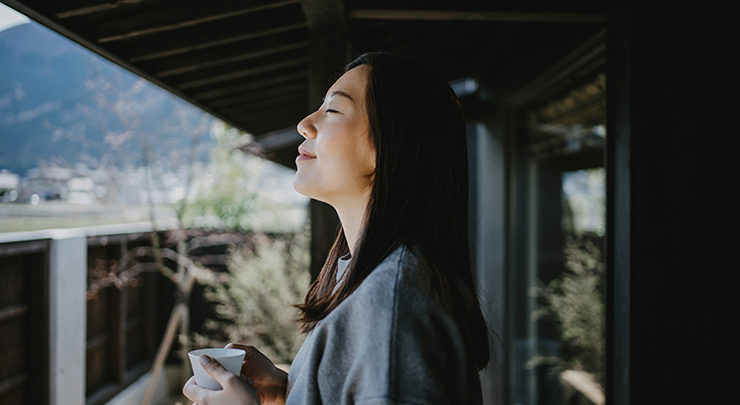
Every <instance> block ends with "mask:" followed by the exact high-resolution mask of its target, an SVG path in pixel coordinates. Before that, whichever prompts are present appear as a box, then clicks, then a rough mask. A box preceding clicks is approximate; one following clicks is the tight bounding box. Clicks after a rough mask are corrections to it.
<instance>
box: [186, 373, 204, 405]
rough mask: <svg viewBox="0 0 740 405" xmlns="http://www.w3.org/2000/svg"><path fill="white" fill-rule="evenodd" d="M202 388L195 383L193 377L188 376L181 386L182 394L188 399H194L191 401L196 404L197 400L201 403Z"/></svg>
mask: <svg viewBox="0 0 740 405" xmlns="http://www.w3.org/2000/svg"><path fill="white" fill-rule="evenodd" d="M203 390H204V389H203V388H201V387H199V386H197V385H195V377H190V379H189V380H188V382H186V383H185V386H183V387H182V393H183V395H185V396H186V397H187V398H188V399H189V400H191V401H194V402H193V403H194V404H196V405H197V403H198V402H200V403H203V395H204V392H203Z"/></svg>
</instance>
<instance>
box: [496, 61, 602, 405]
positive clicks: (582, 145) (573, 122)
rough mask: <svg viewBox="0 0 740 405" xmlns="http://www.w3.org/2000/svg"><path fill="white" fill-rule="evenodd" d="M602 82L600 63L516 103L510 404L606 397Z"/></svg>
mask: <svg viewBox="0 0 740 405" xmlns="http://www.w3.org/2000/svg"><path fill="white" fill-rule="evenodd" d="M602 69H603V65H602ZM605 82H606V80H605V76H604V74H603V70H601V71H599V70H598V69H597V70H596V71H594V72H591V73H590V74H589V75H586V76H583V77H582V78H581V79H580V80H578V81H576V82H572V83H571V84H570V85H568V86H565V87H564V88H563V89H562V90H560V91H558V92H557V93H555V95H553V96H550V97H548V98H547V99H546V100H544V101H542V102H538V103H534V104H532V105H529V106H527V107H526V108H523V109H522V110H521V111H520V113H519V114H520V117H519V118H520V119H519V122H524V123H526V124H524V125H522V126H521V127H520V129H519V130H518V133H517V135H518V136H517V140H516V142H517V143H518V146H520V148H518V150H519V151H520V152H516V153H514V156H513V159H512V167H511V173H512V193H513V195H512V202H513V204H512V207H513V208H512V214H513V215H512V219H511V220H512V228H511V233H510V243H512V244H513V250H512V251H513V252H514V253H513V256H512V258H511V268H510V271H511V276H510V279H511V281H510V283H511V284H510V286H511V291H512V292H513V294H512V302H511V305H512V310H513V312H512V316H511V323H512V325H511V328H512V338H511V348H510V354H509V356H510V361H511V367H512V368H511V372H512V374H511V376H510V377H511V378H512V379H513V384H512V388H513V390H512V395H511V399H512V403H513V404H517V405H519V404H522V405H524V404H526V405H534V404H603V403H604V389H603V386H604V384H603V378H604V347H605V344H604V325H605V324H604V322H605V319H604V314H605V311H604V282H603V279H604V277H603V276H604V264H603V256H602V252H603V236H604V227H605V215H604V214H605V170H604V167H603V166H604V164H603V156H604V144H605V142H604V140H605V136H606V133H605V129H604V128H605V127H604V123H605V108H606V102H605Z"/></svg>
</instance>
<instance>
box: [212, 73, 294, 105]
mask: <svg viewBox="0 0 740 405" xmlns="http://www.w3.org/2000/svg"><path fill="white" fill-rule="evenodd" d="M307 89H308V81H307V80H300V81H297V82H294V83H291V84H290V85H286V86H279V87H278V86H271V87H269V88H267V89H264V90H259V91H252V92H248V93H245V94H240V95H238V96H235V97H228V98H221V99H218V100H215V101H213V102H210V103H208V105H209V106H211V107H212V108H218V109H222V108H225V107H231V106H234V105H238V104H243V103H248V102H251V101H256V100H262V99H265V98H266V97H270V96H279V95H283V94H290V93H296V92H299V91H305V90H307Z"/></svg>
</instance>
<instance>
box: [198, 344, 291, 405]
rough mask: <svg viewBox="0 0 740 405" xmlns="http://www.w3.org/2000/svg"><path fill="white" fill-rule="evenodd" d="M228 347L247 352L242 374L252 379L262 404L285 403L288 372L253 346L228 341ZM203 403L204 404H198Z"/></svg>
mask: <svg viewBox="0 0 740 405" xmlns="http://www.w3.org/2000/svg"><path fill="white" fill-rule="evenodd" d="M226 347H227V348H229V349H242V350H244V351H245V352H247V354H246V355H245V356H244V362H243V363H242V375H244V376H246V378H248V379H250V380H253V381H254V383H253V384H251V385H252V387H254V391H255V392H256V393H257V396H258V397H259V399H260V401H261V403H262V404H264V405H282V404H285V390H286V389H287V387H288V373H286V372H285V371H283V370H280V369H279V368H277V367H275V365H274V364H273V363H272V361H270V359H268V358H267V357H265V355H264V354H262V353H260V351H259V350H257V349H255V348H254V346H250V345H243V344H239V343H229V344H228V345H226ZM200 405H204V404H200Z"/></svg>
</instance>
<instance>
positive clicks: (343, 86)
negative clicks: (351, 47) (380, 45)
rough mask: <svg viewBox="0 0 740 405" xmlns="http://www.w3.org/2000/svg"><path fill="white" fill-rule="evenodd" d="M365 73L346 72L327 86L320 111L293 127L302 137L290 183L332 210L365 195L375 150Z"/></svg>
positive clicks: (362, 68) (365, 70)
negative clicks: (367, 103)
mask: <svg viewBox="0 0 740 405" xmlns="http://www.w3.org/2000/svg"><path fill="white" fill-rule="evenodd" d="M368 74H369V68H368V67H367V66H364V65H361V66H358V67H356V68H354V69H352V70H350V71H348V72H346V73H345V74H344V75H342V77H340V78H339V80H337V81H336V83H334V85H333V86H331V88H330V89H329V91H328V92H327V93H326V98H325V99H324V103H323V104H322V105H321V107H319V109H318V110H317V111H316V112H314V113H312V114H310V115H309V116H307V117H306V118H304V119H303V120H302V121H301V122H300V123H299V124H298V132H299V133H301V135H303V137H305V138H306V139H305V141H304V142H303V143H302V144H301V146H300V148H299V151H300V153H301V154H300V155H299V156H298V158H297V159H296V166H297V167H298V171H297V172H296V175H295V179H294V180H293V186H294V187H295V189H296V190H297V191H298V192H299V193H301V194H304V195H306V196H308V197H311V198H314V199H317V200H320V201H324V202H326V203H328V204H331V205H333V206H335V207H336V206H337V204H339V205H341V204H342V203H343V202H344V201H345V200H354V199H357V198H366V197H367V196H368V195H369V193H370V189H371V186H372V180H373V173H374V172H375V151H374V149H373V146H372V142H371V140H370V134H369V124H368V118H367V111H366V106H365V87H366V85H367V80H368Z"/></svg>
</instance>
